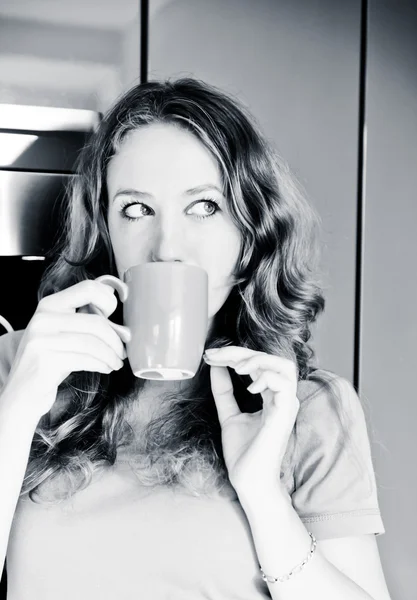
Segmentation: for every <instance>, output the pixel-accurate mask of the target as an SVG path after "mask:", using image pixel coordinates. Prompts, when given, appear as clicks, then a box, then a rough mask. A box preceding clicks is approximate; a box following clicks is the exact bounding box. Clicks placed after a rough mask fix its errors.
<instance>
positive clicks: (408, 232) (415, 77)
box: [361, 0, 417, 600]
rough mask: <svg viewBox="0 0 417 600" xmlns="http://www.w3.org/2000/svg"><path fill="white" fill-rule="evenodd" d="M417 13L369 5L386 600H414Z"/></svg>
mask: <svg viewBox="0 0 417 600" xmlns="http://www.w3.org/2000/svg"><path fill="white" fill-rule="evenodd" d="M416 56H417V7H416V5H415V4H414V5H413V4H412V3H410V2H407V1H406V0H370V4H369V28H368V52H367V85H366V95H367V100H366V123H367V169H366V195H365V229H364V240H365V244H364V257H363V319H362V335H361V339H362V344H361V382H362V384H361V392H362V395H363V396H364V397H365V398H366V399H367V400H369V403H370V405H371V406H372V408H373V410H372V423H373V426H374V439H375V441H376V442H377V443H376V444H375V450H374V457H375V467H376V471H377V476H378V481H379V486H380V490H381V492H380V504H381V510H382V512H383V516H384V521H385V527H386V531H387V533H386V535H384V536H382V537H381V539H380V540H379V544H380V548H381V553H382V554H383V557H384V559H385V560H384V564H385V565H386V572H387V579H388V583H389V586H390V590H391V594H392V598H395V599H398V600H406V599H408V598H414V597H415V594H416V591H415V566H416V564H417V551H416V544H415V540H416V538H417V519H416V515H415V507H416V506H417V484H416V478H415V457H416V456H417V437H416V434H415V431H416V422H417V403H416V394H415V372H416V365H417V349H416V348H417V344H416V342H417V317H416V314H417V311H416V306H417V305H416V298H417V276H416V259H417V236H416V226H417V194H416V189H417V169H416V166H417V108H416V107H417V105H416V95H417V70H416Z"/></svg>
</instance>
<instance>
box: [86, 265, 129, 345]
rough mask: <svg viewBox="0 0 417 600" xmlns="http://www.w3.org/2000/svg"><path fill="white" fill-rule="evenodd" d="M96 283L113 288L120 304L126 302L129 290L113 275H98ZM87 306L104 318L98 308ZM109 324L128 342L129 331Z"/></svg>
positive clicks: (115, 324)
mask: <svg viewBox="0 0 417 600" xmlns="http://www.w3.org/2000/svg"><path fill="white" fill-rule="evenodd" d="M96 281H100V282H101V283H105V284H106V285H109V286H110V287H112V288H114V289H115V290H116V292H117V293H118V295H119V298H120V300H121V302H126V300H127V296H128V293H129V288H128V287H127V285H126V284H125V283H124V282H123V281H122V280H121V279H118V278H117V277H114V276H113V275H100V277H97V279H96ZM88 306H89V308H90V310H91V311H92V312H93V313H95V314H96V315H101V316H102V317H104V316H105V315H104V314H103V313H102V311H101V310H100V309H99V308H97V306H95V305H94V304H89V305H88ZM109 323H110V326H111V327H112V328H113V329H114V330H115V332H116V333H118V334H119V335H120V337H121V338H122V339H123V341H124V342H125V343H126V342H129V341H130V337H131V336H130V333H128V332H129V330H128V328H127V327H125V326H123V325H118V324H117V323H113V322H112V321H109Z"/></svg>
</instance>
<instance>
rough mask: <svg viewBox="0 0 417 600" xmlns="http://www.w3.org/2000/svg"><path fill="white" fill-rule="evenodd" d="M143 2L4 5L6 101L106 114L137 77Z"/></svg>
mask: <svg viewBox="0 0 417 600" xmlns="http://www.w3.org/2000/svg"><path fill="white" fill-rule="evenodd" d="M139 50H140V44H139V0H118V2H112V1H111V0H105V1H103V0H89V1H88V2H85V1H84V0H71V2H67V0H54V1H53V2H51V1H46V0H18V1H17V2H1V3H0V103H9V104H33V105H36V106H56V107H63V108H86V109H90V110H97V111H101V112H102V111H104V110H106V109H107V108H108V106H109V105H110V104H112V102H113V101H114V100H115V98H116V97H117V96H118V95H119V94H120V93H121V92H123V90H124V89H126V88H128V87H130V85H131V84H132V83H134V82H135V81H137V80H138V79H139Z"/></svg>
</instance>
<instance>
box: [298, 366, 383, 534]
mask: <svg viewBox="0 0 417 600" xmlns="http://www.w3.org/2000/svg"><path fill="white" fill-rule="evenodd" d="M326 373H330V372H326ZM326 380H328V385H326V386H325V389H324V390H323V389H318V388H317V387H316V391H315V392H314V393H313V394H309V395H307V396H306V397H305V398H304V400H301V399H300V408H299V411H298V415H297V419H296V425H295V428H294V431H295V446H294V455H293V456H294V461H293V465H294V467H293V483H294V485H293V492H292V494H291V500H292V505H293V507H294V508H295V510H296V511H297V514H298V515H299V517H300V519H301V521H302V522H303V523H304V524H305V526H306V528H307V529H308V530H309V531H311V532H312V533H313V534H314V535H315V536H316V538H317V539H325V538H335V537H345V536H351V535H362V534H367V533H374V534H376V535H381V534H383V533H385V528H384V525H383V522H382V518H381V513H380V510H379V506H378V496H377V486H376V477H375V472H374V468H373V463H372V456H371V447H370V440H369V437H368V431H367V425H366V420H365V414H364V410H363V407H362V405H361V402H360V399H359V397H358V395H357V393H356V391H355V389H354V387H353V386H352V384H351V383H350V382H349V381H348V380H347V379H344V378H343V377H339V376H337V375H333V374H332V376H331V377H327V378H326ZM299 398H300V397H299Z"/></svg>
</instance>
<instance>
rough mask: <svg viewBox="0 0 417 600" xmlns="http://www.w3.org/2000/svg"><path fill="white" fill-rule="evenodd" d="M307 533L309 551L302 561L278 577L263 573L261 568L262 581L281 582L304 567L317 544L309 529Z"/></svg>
mask: <svg viewBox="0 0 417 600" xmlns="http://www.w3.org/2000/svg"><path fill="white" fill-rule="evenodd" d="M308 535H309V536H310V537H311V547H310V552H309V553H308V555H307V557H306V558H305V559H304V560H303V562H301V563H300V564H299V565H297V566H296V567H294V568H293V569H292V570H291V571H290V572H289V573H286V574H285V575H281V576H280V577H271V576H270V575H265V573H264V572H263V571H262V569H261V574H262V579H263V580H264V581H267V582H268V583H276V582H277V581H279V582H280V583H282V582H283V581H287V580H288V579H290V577H292V576H293V575H294V574H295V573H298V572H299V571H301V569H302V568H303V567H305V565H306V564H307V563H308V561H309V560H310V558H311V557H312V556H313V554H314V551H315V549H316V546H317V540H316V538H315V537H314V535H313V534H312V533H311V532H310V531H309V532H308Z"/></svg>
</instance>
